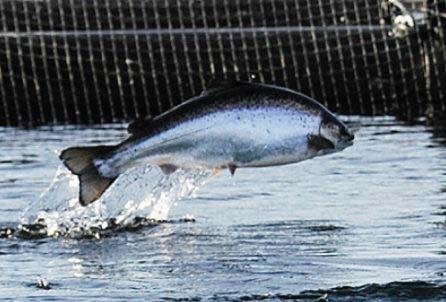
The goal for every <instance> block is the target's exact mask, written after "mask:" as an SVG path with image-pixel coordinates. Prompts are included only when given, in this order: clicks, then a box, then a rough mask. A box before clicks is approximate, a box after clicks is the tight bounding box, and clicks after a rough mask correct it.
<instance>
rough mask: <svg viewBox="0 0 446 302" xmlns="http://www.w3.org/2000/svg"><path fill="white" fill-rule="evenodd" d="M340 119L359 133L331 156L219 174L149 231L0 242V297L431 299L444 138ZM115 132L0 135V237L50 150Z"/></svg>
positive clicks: (437, 290) (440, 259)
mask: <svg viewBox="0 0 446 302" xmlns="http://www.w3.org/2000/svg"><path fill="white" fill-rule="evenodd" d="M351 122H352V123H353V127H357V128H359V130H358V131H357V132H356V140H355V144H354V146H352V147H350V148H348V149H346V150H344V151H343V152H340V153H336V154H332V155H328V156H324V157H319V158H315V159H313V160H309V161H306V162H302V163H298V164H294V165H288V166H281V167H272V168H262V169H239V170H237V172H236V175H235V176H234V177H231V176H230V174H229V172H227V173H222V174H221V175H219V176H217V177H212V178H210V180H208V182H207V184H205V185H204V186H202V187H201V188H200V190H199V191H198V193H197V194H196V196H195V197H192V198H188V199H185V200H181V201H178V202H176V203H175V204H174V205H172V207H171V208H169V209H170V211H169V215H168V221H164V222H163V223H153V224H150V226H145V227H141V228H136V229H134V230H120V231H119V232H118V231H116V232H109V233H107V236H99V237H98V239H97V238H75V239H73V238H65V237H59V238H53V237H45V238H41V239H25V238H21V237H18V236H10V237H9V238H3V239H0V270H1V272H2V273H1V274H0V300H2V301H55V300H57V301H93V300H94V301H124V300H129V299H134V300H135V301H136V300H145V301H170V300H176V299H185V300H202V301H206V300H216V301H221V300H224V301H233V300H235V301H239V300H264V301H278V300H301V301H314V300H317V299H319V298H321V297H322V298H323V299H326V300H323V301H369V300H370V301H376V300H380V301H395V300H398V299H404V298H409V299H411V300H416V299H427V300H430V301H442V299H443V298H445V297H446V287H445V286H444V284H445V282H444V281H445V280H444V274H445V271H446V262H445V260H446V259H445V257H446V240H445V237H446V221H445V215H446V201H445V200H444V192H445V191H446V189H445V188H446V176H445V173H446V169H445V166H444V158H445V156H446V148H445V144H444V140H443V139H442V138H441V137H436V136H435V135H433V132H432V131H431V130H432V129H429V128H427V127H425V126H406V125H403V124H400V123H397V122H395V121H394V120H393V119H390V118H382V119H367V118H361V119H358V118H352V119H351ZM125 135H126V134H125V130H124V126H123V125H122V126H121V125H118V126H109V127H105V128H82V129H80V128H66V127H63V128H51V129H50V128H42V129H38V130H17V129H1V130H0V136H1V139H0V189H1V194H0V228H3V229H5V228H7V227H10V228H11V229H12V231H14V229H16V228H17V225H18V224H19V222H20V217H21V215H22V213H23V211H24V209H25V208H26V207H28V206H29V205H30V204H31V203H32V202H36V200H39V196H40V194H41V193H42V192H43V191H44V190H45V189H46V188H48V186H49V185H50V183H51V182H52V181H53V178H54V175H55V173H56V171H57V169H58V167H59V160H58V157H57V152H58V151H60V150H62V149H63V148H65V147H67V146H71V145H76V144H79V145H83V144H93V143H113V142H117V141H119V140H121V139H122V138H124V137H125ZM123 202H125V201H123ZM48 203H51V200H50V201H48ZM117 206H119V205H117ZM121 206H123V205H121ZM169 206H170V205H169ZM52 207H54V205H51V204H49V205H48V208H52ZM152 214H153V213H152ZM161 216H162V215H161ZM161 216H160V217H158V218H163V219H165V218H166V217H161ZM153 218H157V217H156V215H155V217H153ZM184 218H187V219H184ZM39 278H43V279H45V280H47V281H48V282H49V284H50V287H51V289H49V290H45V289H42V288H38V287H37V286H36V284H37V282H38V279H39ZM319 301H322V300H319Z"/></svg>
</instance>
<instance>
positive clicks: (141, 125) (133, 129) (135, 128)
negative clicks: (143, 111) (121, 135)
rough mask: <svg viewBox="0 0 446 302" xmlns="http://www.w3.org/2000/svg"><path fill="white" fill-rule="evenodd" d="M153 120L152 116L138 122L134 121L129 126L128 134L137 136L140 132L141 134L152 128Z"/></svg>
mask: <svg viewBox="0 0 446 302" xmlns="http://www.w3.org/2000/svg"><path fill="white" fill-rule="evenodd" d="M152 120H153V118H152V117H151V116H147V117H143V118H139V119H137V120H134V121H133V122H131V123H130V124H129V125H128V126H127V132H128V133H130V134H136V133H138V132H141V131H143V130H145V129H148V128H151V127H152Z"/></svg>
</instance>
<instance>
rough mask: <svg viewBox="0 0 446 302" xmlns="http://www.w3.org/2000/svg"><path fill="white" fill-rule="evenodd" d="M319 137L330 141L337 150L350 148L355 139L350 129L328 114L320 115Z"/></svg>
mask: <svg viewBox="0 0 446 302" xmlns="http://www.w3.org/2000/svg"><path fill="white" fill-rule="evenodd" d="M319 136H321V137H323V138H325V139H327V140H328V141H330V142H331V143H332V145H333V148H334V149H337V150H339V149H344V148H346V147H348V146H351V145H352V144H353V140H354V139H355V136H354V135H353V133H352V132H351V131H350V129H348V128H347V126H346V125H345V124H344V123H343V122H342V121H340V120H339V119H338V118H337V117H335V116H334V115H333V114H332V113H330V112H324V114H322V118H321V123H320V126H319Z"/></svg>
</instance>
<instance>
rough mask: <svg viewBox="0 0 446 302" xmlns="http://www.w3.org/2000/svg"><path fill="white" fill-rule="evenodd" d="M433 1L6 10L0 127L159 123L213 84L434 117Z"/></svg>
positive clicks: (438, 65) (438, 86)
mask: <svg viewBox="0 0 446 302" xmlns="http://www.w3.org/2000/svg"><path fill="white" fill-rule="evenodd" d="M445 14H446V9H445V3H444V1H441V0H421V1H410V0H406V1H396V0H387V1H382V0H207V1H199V0H197V1H193V0H34V1H30V0H2V1H0V124H3V125H38V124H60V123H107V122H116V121H122V120H130V119H134V118H138V117H141V116H146V115H156V114H159V113H161V112H164V111H165V110H167V109H169V108H171V107H172V106H174V105H176V104H178V103H180V102H181V101H183V100H185V99H187V98H189V97H191V96H194V95H196V94H199V93H200V92H201V91H202V90H203V89H204V87H205V86H206V83H207V82H209V80H211V79H231V80H232V79H236V80H245V81H259V82H265V83H272V84H276V85H282V86H287V87H289V88H292V89H296V90H298V91H300V92H303V93H305V94H308V95H310V96H312V97H314V98H315V99H317V100H319V101H321V102H323V103H324V104H326V105H327V106H328V107H329V108H330V109H332V110H333V111H335V112H337V113H342V114H365V115H382V114H392V115H397V116H399V117H401V118H404V119H409V120H410V119H414V118H417V117H420V116H425V115H426V114H428V115H433V114H435V113H437V112H442V111H444V109H445V108H444V107H445V96H444V93H445V91H446V89H445V86H446V83H445V81H446V77H445V61H444V60H445V59H444V58H446V51H445V44H444V41H445V39H444V38H445V37H444V35H445V34H444V33H445V29H446V26H445V25H446V20H445Z"/></svg>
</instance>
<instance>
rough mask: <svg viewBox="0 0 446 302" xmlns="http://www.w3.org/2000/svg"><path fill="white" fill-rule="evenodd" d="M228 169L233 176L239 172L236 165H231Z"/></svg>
mask: <svg viewBox="0 0 446 302" xmlns="http://www.w3.org/2000/svg"><path fill="white" fill-rule="evenodd" d="M228 168H229V172H230V173H231V175H232V176H234V173H235V170H237V166H236V165H234V164H229V165H228Z"/></svg>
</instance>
